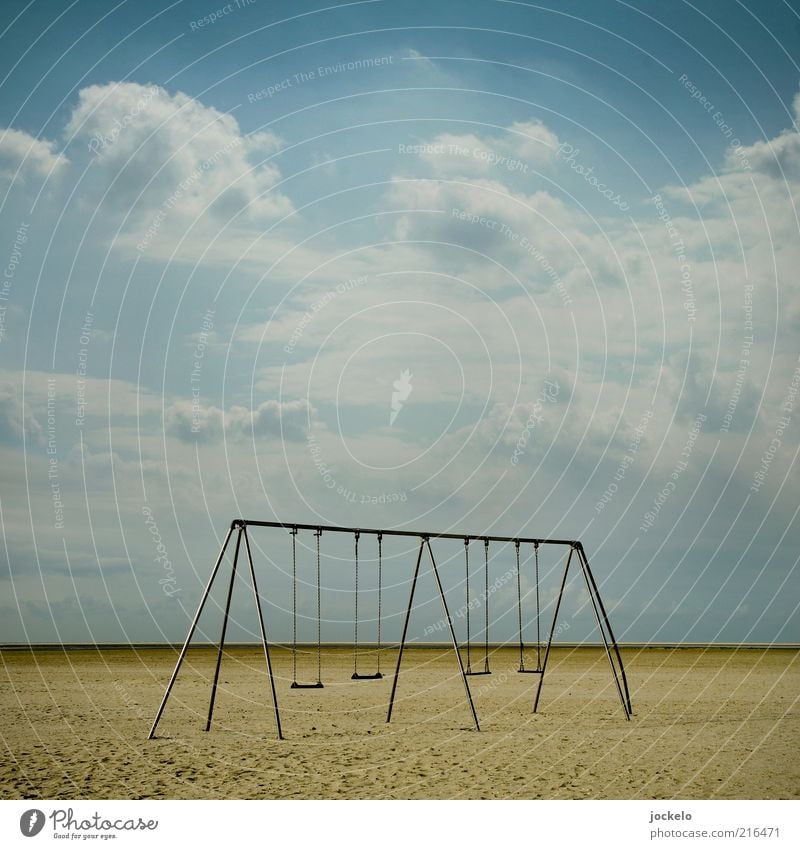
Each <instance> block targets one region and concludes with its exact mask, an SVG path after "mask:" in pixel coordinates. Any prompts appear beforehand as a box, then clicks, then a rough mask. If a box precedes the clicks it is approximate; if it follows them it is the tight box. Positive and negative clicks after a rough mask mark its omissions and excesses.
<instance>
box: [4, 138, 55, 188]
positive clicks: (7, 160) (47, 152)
mask: <svg viewBox="0 0 800 849" xmlns="http://www.w3.org/2000/svg"><path fill="white" fill-rule="evenodd" d="M0 165H2V168H3V173H4V175H5V176H7V177H15V176H17V173H18V172H19V175H20V176H21V177H22V179H23V180H24V179H25V178H26V177H27V176H28V175H34V176H37V177H45V176H47V175H48V174H49V173H50V172H51V171H59V170H60V169H62V168H63V167H64V166H65V165H67V158H66V157H65V156H64V155H63V154H62V153H58V152H57V151H56V143H55V142H52V141H47V140H42V139H37V138H34V137H33V136H30V135H28V133H25V132H22V131H21V130H14V129H10V128H9V129H5V130H0Z"/></svg>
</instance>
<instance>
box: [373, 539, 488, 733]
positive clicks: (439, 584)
mask: <svg viewBox="0 0 800 849" xmlns="http://www.w3.org/2000/svg"><path fill="white" fill-rule="evenodd" d="M426 546H427V548H428V554H429V556H430V558H431V566H432V567H433V574H434V576H435V578H436V585H437V587H438V589H439V597H440V598H441V600H442V606H443V608H444V614H445V619H447V626H448V628H449V630H450V638H451V639H452V642H453V651H454V652H455V655H456V659H457V660H458V668H459V670H460V672H461V680H462V682H463V684H464V691H465V692H466V694H467V701H468V702H469V707H470V711H471V713H472V719H473V722H474V723H475V730H476V731H480V730H481V727H480V724H479V722H478V714H477V713H476V712H475V704H474V702H473V701H472V693H471V692H470V689H469V682H468V681H467V676H466V673H465V672H464V665H463V663H462V662H461V653H460V652H459V650H458V642H457V640H456V632H455V630H454V628H453V620H452V619H451V618H450V611H449V609H448V607H447V599H446V598H445V595H444V588H443V587H442V581H441V578H440V577H439V570H438V568H437V566H436V560H435V558H434V556H433V550H432V549H431V544H430V540H429V539H428V537H422V538H421V539H420V544H419V552H418V553H417V565H416V567H415V569H414V577H413V579H412V581H411V594H410V595H409V597H408V607H407V608H406V617H405V621H404V623H403V634H402V637H401V638H400V648H399V650H398V653H397V666H396V668H395V672H394V681H393V682H392V693H391V696H390V697H389V710H388V713H387V715H386V721H387V722H389V721H390V720H391V718H392V707H393V706H394V697H395V693H396V692H397V681H398V678H399V677H400V664H401V663H402V660H403V650H404V649H405V644H406V637H407V635H408V623H409V620H410V619H411V609H412V607H413V606H414V594H415V592H416V589H417V578H418V577H419V567H420V564H421V562H422V550H423V549H424V548H425V547H426Z"/></svg>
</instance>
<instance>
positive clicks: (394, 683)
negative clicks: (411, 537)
mask: <svg viewBox="0 0 800 849" xmlns="http://www.w3.org/2000/svg"><path fill="white" fill-rule="evenodd" d="M424 545H425V540H424V539H420V541H419V552H418V553H417V565H416V566H415V567H414V578H413V580H412V581H411V594H410V595H409V597H408V608H407V609H406V619H405V622H404V623H403V635H402V637H400V649H399V651H398V653H397V666H396V667H395V670H394V681H392V694H391V696H389V712H388V713H387V714H386V721H387V722H389V721H390V720H391V718H392V707H393V705H394V694H395V692H396V691H397V679H398V678H399V677H400V663H401V661H402V660H403V649H404V648H405V644H406V634H407V633H408V620H409V619H410V618H411V606H412V605H413V603H414V592H415V591H416V589H417V578H418V577H419V564H420V562H421V561H422V549H423V546H424Z"/></svg>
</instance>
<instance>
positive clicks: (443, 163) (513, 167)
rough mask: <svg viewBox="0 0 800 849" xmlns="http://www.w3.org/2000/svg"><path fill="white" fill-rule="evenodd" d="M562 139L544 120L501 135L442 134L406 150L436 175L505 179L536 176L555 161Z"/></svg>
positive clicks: (524, 123) (525, 123)
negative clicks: (538, 171)
mask: <svg viewBox="0 0 800 849" xmlns="http://www.w3.org/2000/svg"><path fill="white" fill-rule="evenodd" d="M558 146H559V140H558V137H557V136H556V134H555V133H554V132H552V130H550V129H548V128H547V127H546V126H545V125H544V124H543V123H542V122H541V121H517V122H515V123H513V124H512V125H511V126H510V127H507V128H506V129H505V130H503V131H500V132H490V133H484V134H478V133H477V132H473V133H463V134H457V133H441V134H439V135H437V136H434V138H432V139H430V140H425V141H424V142H423V143H420V144H417V145H414V144H411V145H406V146H405V147H404V148H403V149H404V150H405V151H406V152H407V153H409V154H411V155H412V156H417V155H418V156H419V158H420V159H421V160H422V162H424V163H425V164H426V165H427V166H428V167H429V168H430V170H431V173H432V174H434V175H436V176H460V177H486V176H491V177H492V178H493V179H497V180H502V179H504V177H505V178H509V177H511V176H512V175H513V176H514V177H516V178H520V177H532V176H534V175H535V174H536V172H537V170H538V169H540V168H543V167H546V166H547V165H549V164H550V163H552V162H553V161H554V159H555V155H556V151H557V150H558Z"/></svg>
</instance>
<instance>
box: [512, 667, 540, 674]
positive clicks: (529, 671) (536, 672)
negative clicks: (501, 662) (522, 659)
mask: <svg viewBox="0 0 800 849" xmlns="http://www.w3.org/2000/svg"><path fill="white" fill-rule="evenodd" d="M517 672H522V673H524V674H527V675H541V674H542V670H541V669H525V667H524V666H520V668H519V669H518V670H517Z"/></svg>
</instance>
